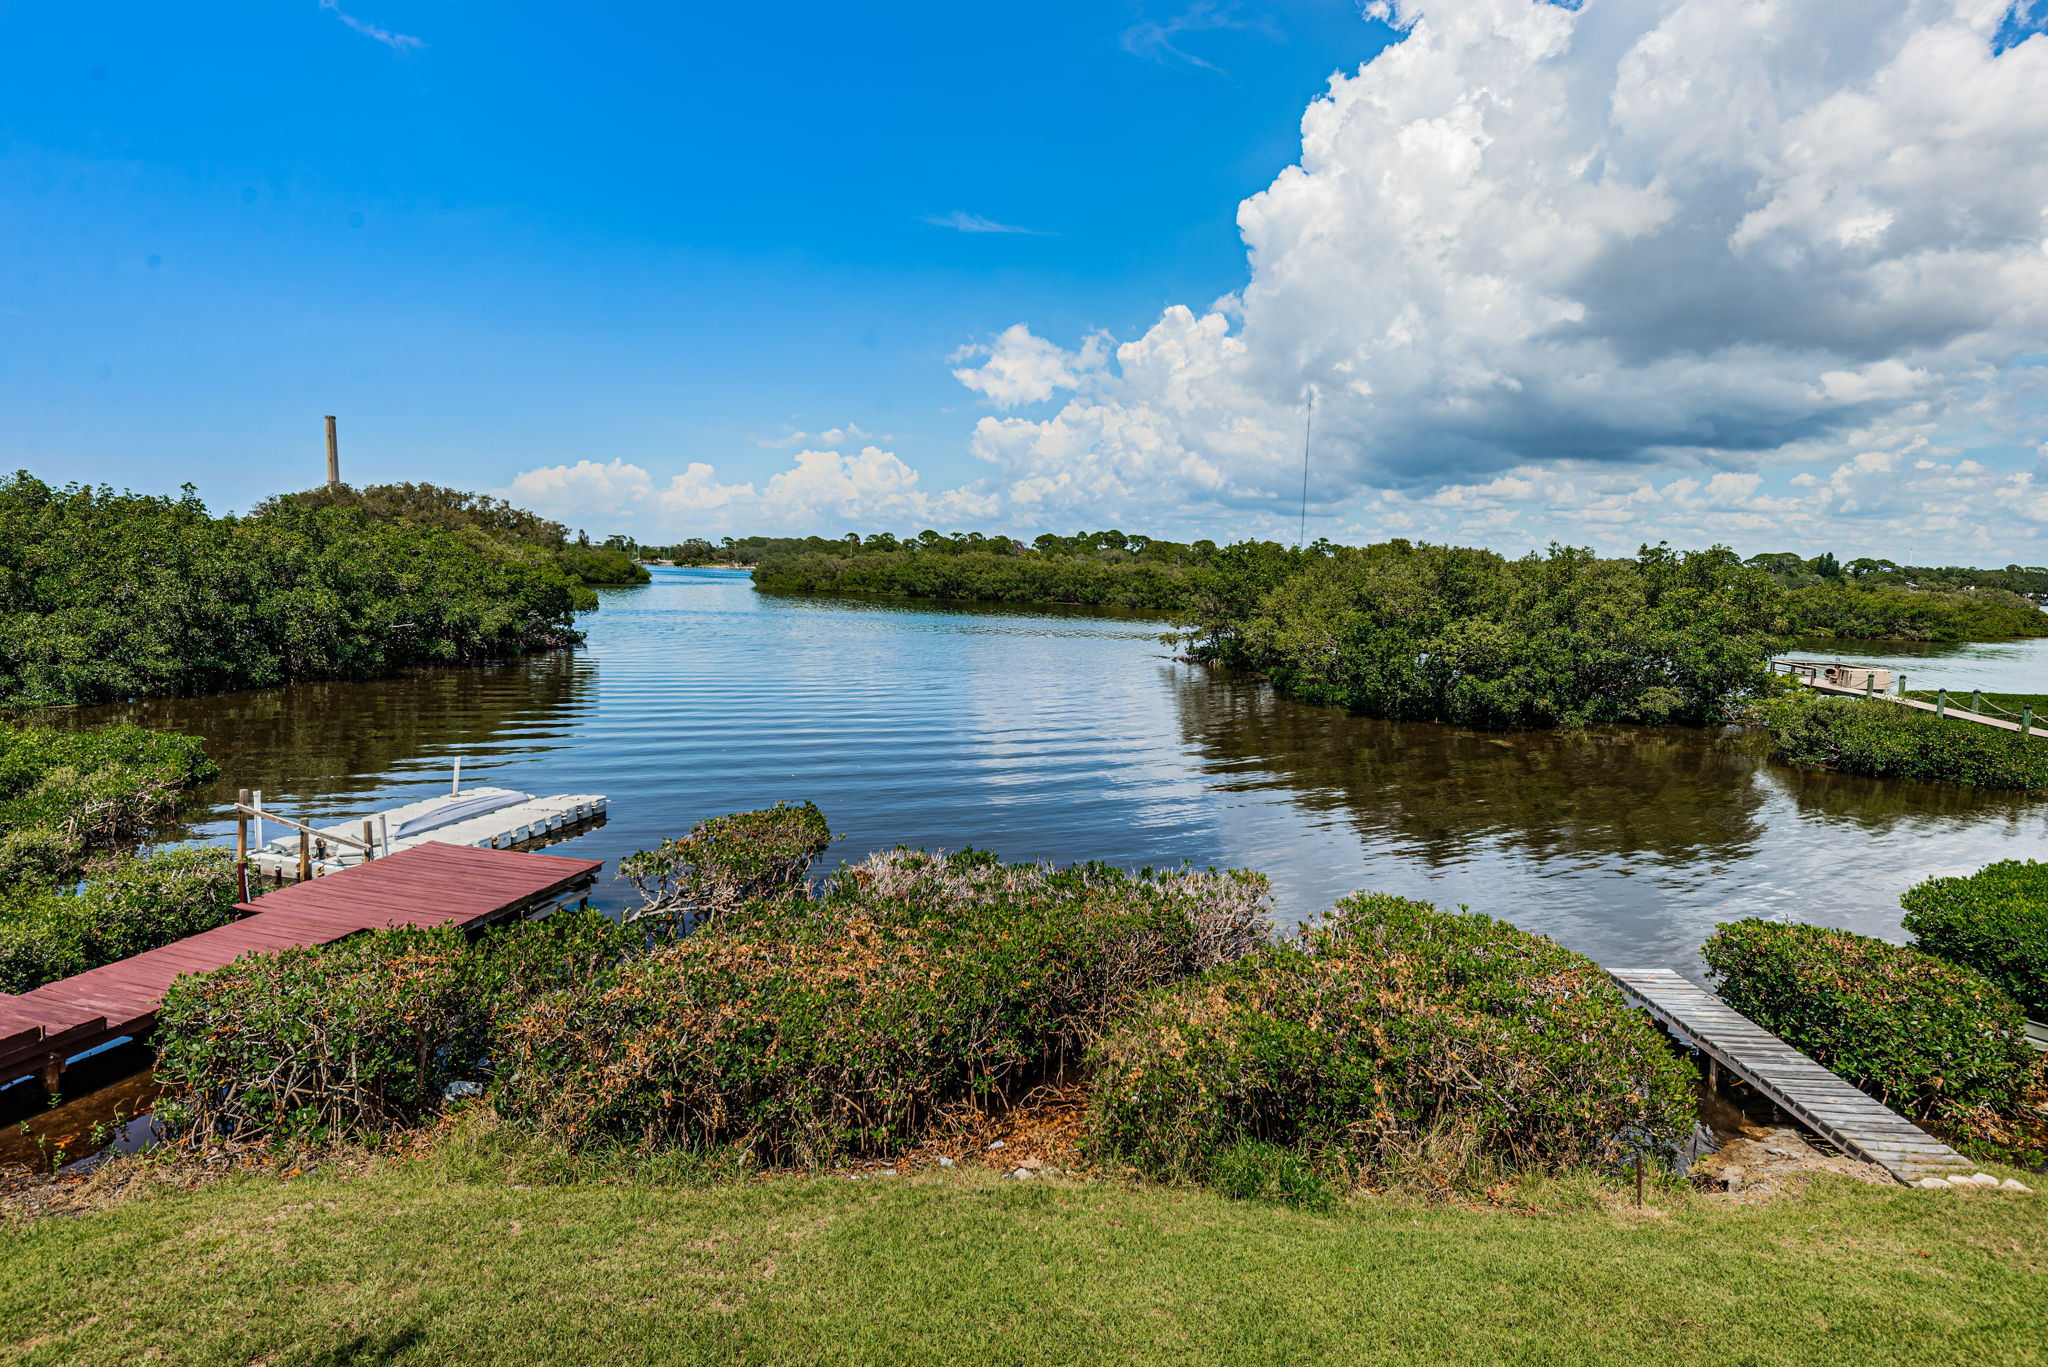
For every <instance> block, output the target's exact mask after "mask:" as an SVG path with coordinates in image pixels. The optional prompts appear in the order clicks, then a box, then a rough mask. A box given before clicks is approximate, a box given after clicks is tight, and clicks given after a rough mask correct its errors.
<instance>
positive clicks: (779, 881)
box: [619, 802, 832, 919]
mask: <svg viewBox="0 0 2048 1367" xmlns="http://www.w3.org/2000/svg"><path fill="white" fill-rule="evenodd" d="M831 843H832V830H831V827H830V826H828V825H827V824H826V822H825V814H824V813H823V812H821V811H819V810H818V808H817V806H816V805H815V804H813V803H809V802H803V803H795V804H792V803H787V802H778V803H776V804H775V805H774V806H773V807H764V808H761V809H760V810H758V811H751V812H734V813H733V814H732V815H730V816H716V817H712V818H711V819H710V820H708V821H700V822H698V823H697V824H696V825H695V826H694V827H692V828H691V830H690V833H689V834H688V835H686V836H684V837H683V838H682V839H680V840H665V841H663V842H662V843H661V845H660V847H659V848H657V849H653V850H641V851H639V852H637V853H635V854H629V855H627V856H626V857H625V858H624V859H622V860H620V861H619V876H620V877H621V878H624V879H626V880H627V881H628V882H630V883H631V884H632V885H633V886H634V887H635V888H636V889H638V890H639V893H640V896H641V897H642V899H643V900H644V901H645V903H646V905H645V907H644V908H643V909H642V910H641V912H640V913H639V914H640V915H667V916H681V917H685V918H700V919H709V918H711V917H715V916H718V915H720V914H722V913H723V912H726V911H728V910H730V909H732V908H733V907H737V906H739V905H741V904H742V903H745V902H751V901H754V900H756V899H759V898H764V897H784V896H788V895H790V894H793V893H802V892H804V891H806V890H807V889H808V886H809V884H808V880H809V877H810V869H811V864H812V862H813V861H814V860H816V859H817V857H818V856H819V855H821V854H823V853H824V852H825V850H826V848H827V847H828V846H829V845H830V844H831Z"/></svg>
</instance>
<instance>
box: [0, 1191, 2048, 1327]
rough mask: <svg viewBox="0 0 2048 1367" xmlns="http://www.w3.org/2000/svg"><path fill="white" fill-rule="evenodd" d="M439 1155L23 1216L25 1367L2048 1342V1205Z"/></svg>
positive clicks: (4, 1256) (1861, 1195)
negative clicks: (1449, 1200) (1349, 1195)
mask: <svg viewBox="0 0 2048 1367" xmlns="http://www.w3.org/2000/svg"><path fill="white" fill-rule="evenodd" d="M516 1180H517V1179H516V1175H514V1176H508V1175H506V1174H505V1173H503V1172H500V1173H498V1174H496V1175H493V1174H491V1173H489V1172H488V1171H482V1170H478V1169H476V1168H474V1167H473V1168H471V1169H469V1170H459V1169H451V1168H450V1167H449V1166H448V1165H446V1164H445V1163H438V1162H435V1161H432V1160H426V1161H421V1162H417V1163H413V1164H410V1165H407V1166H389V1167H381V1168H376V1169H373V1170H371V1171H369V1172H367V1173H361V1174H358V1175H356V1176H353V1177H339V1176H322V1175H317V1174H316V1175H310V1176H303V1177H299V1178H297V1179H294V1180H292V1181H277V1180H275V1179H270V1178H251V1179H244V1180H240V1181H235V1182H230V1183H227V1184H224V1185H219V1186H215V1187H211V1188H206V1189H202V1190H199V1191H196V1192H185V1193H172V1194H160V1195H153V1196H146V1197H142V1198H138V1199H134V1200H130V1201H128V1202H126V1203H123V1204H120V1205H116V1206H114V1207H112V1208H110V1209H107V1210H104V1211H101V1212H98V1213H96V1214H92V1215H87V1216H84V1217H80V1218H76V1219H60V1218H51V1219H44V1220H41V1221H38V1222H36V1223H33V1224H28V1225H17V1226H14V1227H12V1228H5V1229H0V1358H4V1359H5V1360H7V1361H10V1362H22V1363H30V1364H43V1363H47V1364H57V1363H63V1364H91V1363H130V1362H137V1361H145V1360H151V1359H154V1360H158V1361H167V1362H176V1363H199V1364H203V1363H235V1364H250V1363H259V1362H260V1363H267V1364H272V1367H284V1365H285V1364H294V1363H373V1362H374V1363H470V1362H493V1363H495V1362H503V1363H520V1364H527V1363H602V1364H630V1363H694V1362H707V1363H709V1362H715V1363H783V1362H802V1363H813V1362H816V1363H973V1364H990V1363H1060V1364H1066V1363H1089V1362H1103V1363H1230V1364H1245V1363H1283V1362H1284V1363H1361V1362H1369V1363H1380V1362H1442V1363H1483V1362H1514V1363H1587V1362H1617V1363H1630V1364H1652V1363H1654V1364H1667V1363H1706V1364H1713V1367H1730V1365H1731V1364H1745V1363H1778V1362H1788V1363H1792V1362H1797V1363H1876V1362H1883V1363H1937V1362H1957V1363H1962V1362H1968V1363H1976V1364H1990V1363H2020V1362H2028V1363H2039V1362H2041V1361H2042V1360H2043V1357H2044V1355H2048V1333H2044V1329H2043V1324H2044V1319H2043V1316H2044V1309H2043V1307H2044V1306H2048V1197H2044V1196H2040V1195H2032V1196H2023V1195H2016V1194H2011V1193H1993V1192H1968V1193H1930V1192H1917V1191H1908V1190H1905V1189H1902V1188H1901V1189H1892V1188H1879V1187H1872V1186H1866V1185H1862V1184H1858V1183H1854V1182H1851V1181H1849V1180H1847V1179H1834V1178H1829V1179H1824V1180H1823V1181H1822V1182H1821V1183H1820V1184H1818V1185H1816V1186H1815V1187H1814V1188H1813V1189H1812V1190H1811V1191H1809V1192H1808V1193H1807V1194H1806V1195H1805V1196H1804V1197H1802V1198H1800V1199H1797V1200H1785V1201H1780V1202H1778V1203H1776V1204H1772V1205H1768V1206H1763V1207H1736V1206H1729V1205H1725V1204H1721V1203H1712V1202H1708V1201H1705V1200H1703V1199H1700V1198H1694V1197H1690V1196H1688V1195H1684V1194H1669V1195H1667V1196H1666V1197H1665V1198H1663V1199H1666V1200H1669V1201H1671V1202H1673V1208H1672V1209H1671V1210H1670V1211H1669V1212H1668V1213H1662V1214H1659V1213H1651V1214H1647V1215H1637V1214H1636V1213H1634V1212H1632V1211H1629V1210H1626V1209H1614V1210H1603V1209H1598V1208H1590V1207H1588V1206H1587V1205H1586V1204H1584V1203H1583V1202H1582V1203H1581V1204H1580V1205H1579V1206H1578V1208H1576V1209H1572V1210H1569V1211H1564V1212H1562V1213H1553V1214H1540V1215H1529V1214H1506V1213H1497V1212H1495V1213H1473V1212H1469V1211H1463V1210H1456V1209H1447V1208H1441V1207H1425V1206H1419V1205H1413V1204H1407V1203H1403V1202H1397V1201H1394V1200H1390V1199H1386V1198H1361V1199H1360V1200H1358V1201H1356V1202H1354V1203H1352V1204H1351V1205H1349V1206H1347V1207H1345V1208H1344V1209H1343V1210H1341V1211H1339V1212H1338V1213H1337V1214H1335V1215H1330V1216H1310V1215H1302V1214H1298V1213H1295V1212H1293V1211H1289V1210H1284V1209H1279V1208H1274V1207H1268V1206H1261V1205H1254V1204H1246V1203H1237V1202H1231V1201H1227V1200H1224V1199H1221V1198H1219V1197H1216V1196H1213V1195H1210V1194H1206V1193H1202V1192H1192V1191H1169V1190H1160V1189H1127V1188H1124V1187H1120V1186H1117V1185H1115V1184H1113V1183H1108V1182H1098V1183H1079V1182H1074V1183H1069V1182H1066V1181H1064V1180H1045V1179H1040V1180H1037V1181H1031V1182H1020V1181H1015V1180H1005V1179H1002V1178H999V1177H997V1176H995V1175H993V1174H989V1173H985V1172H980V1171H975V1172H968V1171H965V1170H956V1171H954V1172H944V1173H939V1172H934V1173H932V1174H931V1175H929V1176H922V1177H904V1178H887V1179H884V1178H877V1179H871V1180H864V1181H860V1182H847V1181H844V1180H836V1181H835V1180H826V1179H816V1180H802V1179H794V1178H787V1179H775V1180H771V1181H765V1182H753V1183H748V1184H744V1185H717V1186H714V1185H697V1186H669V1187H659V1186H646V1185H642V1186H633V1185H604V1184H580V1185H535V1186H530V1187H525V1188H521V1187H519V1186H517V1185H514V1182H515V1181H516Z"/></svg>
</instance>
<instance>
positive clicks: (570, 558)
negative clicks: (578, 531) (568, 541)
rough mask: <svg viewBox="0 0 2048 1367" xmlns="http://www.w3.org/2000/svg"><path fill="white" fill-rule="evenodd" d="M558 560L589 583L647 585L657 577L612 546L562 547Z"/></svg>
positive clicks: (565, 567) (556, 556)
mask: <svg viewBox="0 0 2048 1367" xmlns="http://www.w3.org/2000/svg"><path fill="white" fill-rule="evenodd" d="M555 560H556V563H558V564H559V565H561V567H562V568H563V569H565V570H567V571H568V572H569V573H571V574H573V575H575V576H576V577H577V578H578V579H580V580H582V581H583V582H584V583H586V584H608V585H616V584H645V583H647V582H648V581H649V580H651V579H653V578H654V576H653V575H651V574H649V573H648V572H647V570H646V568H645V567H644V566H642V565H640V564H639V563H638V562H637V561H635V560H634V559H633V557H632V556H630V555H628V554H626V553H625V552H624V551H621V550H616V549H613V548H612V547H609V546H579V545H573V544H572V545H567V546H563V547H562V548H561V549H560V550H558V551H556V552H555Z"/></svg>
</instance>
